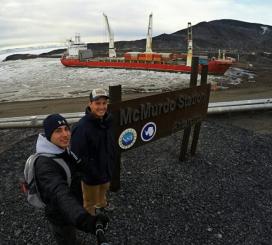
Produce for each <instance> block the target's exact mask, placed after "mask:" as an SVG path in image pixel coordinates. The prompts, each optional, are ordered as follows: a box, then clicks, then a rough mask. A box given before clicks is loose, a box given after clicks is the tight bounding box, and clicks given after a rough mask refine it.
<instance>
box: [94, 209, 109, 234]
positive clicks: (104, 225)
mask: <svg viewBox="0 0 272 245" xmlns="http://www.w3.org/2000/svg"><path fill="white" fill-rule="evenodd" d="M95 217H96V222H95V228H96V229H103V230H104V231H106V230H107V229H108V226H109V221H110V219H109V217H108V216H107V215H106V214H104V213H99V214H97V215H96V216H95Z"/></svg>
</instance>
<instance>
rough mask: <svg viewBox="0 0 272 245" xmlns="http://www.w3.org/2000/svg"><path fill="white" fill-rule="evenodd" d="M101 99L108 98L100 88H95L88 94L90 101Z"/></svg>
mask: <svg viewBox="0 0 272 245" xmlns="http://www.w3.org/2000/svg"><path fill="white" fill-rule="evenodd" d="M101 97H106V98H107V99H108V98H109V96H108V94H107V92H106V90H104V89H102V88H95V89H93V90H92V92H91V93H90V101H93V100H98V99H99V98H101Z"/></svg>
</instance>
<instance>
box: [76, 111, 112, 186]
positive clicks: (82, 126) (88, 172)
mask: <svg viewBox="0 0 272 245" xmlns="http://www.w3.org/2000/svg"><path fill="white" fill-rule="evenodd" d="M71 149H72V151H73V152H74V153H75V154H76V155H77V156H78V157H79V158H81V160H82V165H83V166H84V173H83V181H84V182H85V183H86V184H88V185H99V184H104V183H107V182H109V181H111V177H112V171H113V167H114V163H115V159H116V146H115V140H114V132H113V120H112V116H111V114H109V113H106V114H105V115H104V117H103V118H102V119H100V118H96V117H94V116H93V114H92V113H91V111H90V108H89V107H87V109H86V114H85V116H84V117H82V118H81V119H80V120H79V122H78V123H77V124H76V125H75V126H74V127H73V129H72V140H71Z"/></svg>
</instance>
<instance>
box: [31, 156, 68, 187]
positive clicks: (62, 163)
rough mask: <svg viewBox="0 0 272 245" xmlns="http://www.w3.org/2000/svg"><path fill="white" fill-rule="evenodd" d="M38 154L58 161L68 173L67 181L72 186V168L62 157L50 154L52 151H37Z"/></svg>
mask: <svg viewBox="0 0 272 245" xmlns="http://www.w3.org/2000/svg"><path fill="white" fill-rule="evenodd" d="M36 154H38V156H44V157H48V158H51V159H53V160H54V161H55V162H56V163H58V164H59V165H60V166H61V167H62V168H63V169H64V171H65V173H66V177H67V183H68V185H69V186H71V183H72V176H71V170H70V168H69V167H68V165H67V163H66V162H65V161H64V160H63V159H62V158H58V157H56V155H54V154H50V153H36ZM38 156H37V157H38Z"/></svg>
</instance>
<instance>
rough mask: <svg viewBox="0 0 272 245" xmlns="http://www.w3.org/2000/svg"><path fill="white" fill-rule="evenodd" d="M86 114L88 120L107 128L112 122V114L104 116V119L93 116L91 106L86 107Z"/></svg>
mask: <svg viewBox="0 0 272 245" xmlns="http://www.w3.org/2000/svg"><path fill="white" fill-rule="evenodd" d="M85 114H86V117H87V118H88V120H90V121H94V122H95V123H97V124H98V125H105V126H107V125H109V124H110V123H111V122H112V115H111V114H110V113H108V112H106V113H105V115H104V116H103V118H97V117H95V116H94V115H93V114H92V112H91V109H90V107H89V106H87V107H86V110H85Z"/></svg>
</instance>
